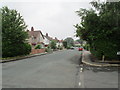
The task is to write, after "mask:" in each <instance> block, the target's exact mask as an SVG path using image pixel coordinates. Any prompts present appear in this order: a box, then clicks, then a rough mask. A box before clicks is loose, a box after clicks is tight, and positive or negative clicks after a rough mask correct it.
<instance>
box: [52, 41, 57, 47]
mask: <svg viewBox="0 0 120 90" xmlns="http://www.w3.org/2000/svg"><path fill="white" fill-rule="evenodd" d="M50 47H51V48H52V49H56V48H57V47H56V42H55V41H51V43H50Z"/></svg>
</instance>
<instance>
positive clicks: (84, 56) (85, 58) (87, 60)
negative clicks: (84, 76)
mask: <svg viewBox="0 0 120 90" xmlns="http://www.w3.org/2000/svg"><path fill="white" fill-rule="evenodd" d="M51 53H52V52H51ZM46 54H49V53H47V52H45V53H39V54H33V55H28V56H23V57H16V58H13V59H8V60H0V63H6V62H11V61H16V60H22V59H25V58H31V57H35V56H41V55H46ZM90 55H91V53H90V51H86V50H84V51H82V63H84V64H86V65H90V66H98V67H105V66H113V67H119V66H120V64H110V63H107V62H96V61H94V62H93V61H91V59H90Z"/></svg>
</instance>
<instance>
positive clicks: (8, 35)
mask: <svg viewBox="0 0 120 90" xmlns="http://www.w3.org/2000/svg"><path fill="white" fill-rule="evenodd" d="M0 13H2V52H3V53H2V56H3V57H14V56H18V55H26V54H29V53H30V51H31V46H30V45H28V44H27V43H26V39H27V38H28V34H27V32H26V31H25V29H26V27H27V26H26V25H25V22H24V19H23V18H22V16H21V15H20V13H18V12H17V11H16V10H10V9H8V7H3V8H2V9H1V11H0Z"/></svg>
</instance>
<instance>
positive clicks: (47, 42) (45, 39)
mask: <svg viewBox="0 0 120 90" xmlns="http://www.w3.org/2000/svg"><path fill="white" fill-rule="evenodd" d="M51 41H52V38H51V37H50V36H48V33H46V35H44V45H45V47H47V46H48V45H49V44H50V42H51Z"/></svg>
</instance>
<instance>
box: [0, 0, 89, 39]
mask: <svg viewBox="0 0 120 90" xmlns="http://www.w3.org/2000/svg"><path fill="white" fill-rule="evenodd" d="M90 1H91V0H84V1H83V0H39V1H38V0H26V1H25V0H21V1H19V2H18V0H3V1H2V3H0V7H3V6H8V8H10V9H16V10H17V11H18V12H20V14H21V15H22V16H23V18H24V21H25V22H26V24H27V25H28V27H27V29H29V30H30V29H31V27H34V29H35V30H41V31H42V33H43V34H44V35H45V34H46V33H48V35H49V36H51V37H53V38H54V37H57V38H58V39H65V38H67V37H72V38H73V39H78V38H76V37H75V30H76V29H75V27H74V26H73V25H75V24H77V23H80V17H79V16H78V15H77V13H75V11H78V10H79V9H80V8H86V9H89V8H91V5H90V4H89V3H90Z"/></svg>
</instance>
